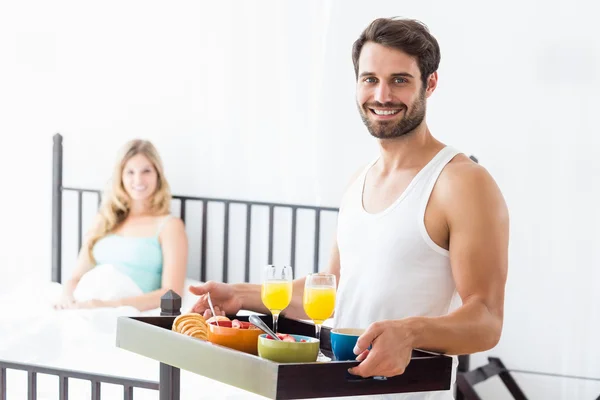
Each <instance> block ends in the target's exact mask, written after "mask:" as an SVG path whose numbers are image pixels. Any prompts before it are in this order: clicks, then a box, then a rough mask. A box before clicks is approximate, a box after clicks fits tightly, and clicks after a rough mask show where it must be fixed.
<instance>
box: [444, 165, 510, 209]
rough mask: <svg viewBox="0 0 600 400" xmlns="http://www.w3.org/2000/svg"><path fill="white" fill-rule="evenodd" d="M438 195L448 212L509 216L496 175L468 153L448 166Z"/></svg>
mask: <svg viewBox="0 0 600 400" xmlns="http://www.w3.org/2000/svg"><path fill="white" fill-rule="evenodd" d="M436 192H437V193H436V197H437V198H438V199H439V200H440V201H442V203H443V204H444V205H446V206H447V208H446V207H445V208H446V209H447V210H452V209H454V210H457V211H458V210H460V209H462V210H471V212H473V213H475V212H477V211H481V212H484V211H485V210H486V209H487V211H492V210H495V211H497V212H500V213H502V214H505V213H506V214H507V209H506V208H507V207H506V203H505V200H504V197H503V195H502V192H501V190H500V188H499V187H498V184H497V183H496V181H495V180H494V178H493V177H492V175H491V174H490V173H489V171H488V170H487V169H486V168H485V167H484V166H482V165H480V164H478V163H476V162H474V161H473V160H471V159H470V158H469V157H467V156H466V155H464V154H458V155H457V156H456V157H454V159H452V161H450V162H449V163H448V165H446V167H445V168H444V170H443V171H442V173H441V174H440V177H439V179H438V182H437V184H436ZM461 214H462V213H461Z"/></svg>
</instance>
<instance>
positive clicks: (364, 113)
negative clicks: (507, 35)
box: [190, 19, 509, 399]
mask: <svg viewBox="0 0 600 400" xmlns="http://www.w3.org/2000/svg"><path fill="white" fill-rule="evenodd" d="M352 59H353V62H354V69H355V73H356V79H357V81H356V99H357V105H358V109H359V112H360V115H361V117H362V119H363V121H364V123H365V125H366V127H367V129H368V131H369V132H370V133H371V135H372V136H373V137H375V138H376V139H377V140H378V142H379V145H380V156H379V157H378V158H377V159H376V160H374V161H373V162H371V163H369V165H367V166H366V167H365V168H362V169H361V170H360V171H358V173H357V174H355V176H354V177H353V178H352V179H351V181H350V184H349V186H348V188H347V190H346V193H345V194H344V198H343V200H342V204H341V207H340V214H339V220H338V232H337V241H336V244H335V246H334V248H333V252H332V256H331V260H330V264H329V268H328V269H329V272H331V273H333V274H335V275H336V276H337V278H338V282H339V285H338V296H337V304H336V310H335V315H334V321H335V322H334V324H335V326H339V327H354V328H360V327H364V328H367V329H366V331H365V333H364V334H363V335H362V336H361V337H360V338H359V340H358V343H357V346H356V348H355V353H356V354H357V355H358V360H361V361H362V362H361V363H360V364H359V365H358V366H356V367H355V368H352V369H351V371H350V372H351V373H353V374H356V375H360V376H364V377H368V376H394V375H398V374H402V373H403V371H404V370H405V368H406V366H407V364H408V363H409V361H410V356H411V351H412V349H415V348H419V349H427V350H431V351H435V352H440V353H445V354H450V355H458V354H468V353H474V352H479V351H484V350H487V349H490V348H492V347H494V346H495V345H496V344H497V343H498V340H499V339H500V334H501V331H502V323H503V308H504V289H505V282H506V275H507V259H508V254H507V253H508V230H509V222H508V219H509V218H508V211H507V207H506V204H505V201H504V199H503V197H502V194H501V193H500V190H499V189H498V187H497V185H496V183H495V182H494V180H493V179H492V177H491V176H490V175H489V174H488V172H487V171H486V170H485V169H484V168H483V167H481V166H480V165H478V164H476V163H474V162H472V161H471V160H470V159H469V158H468V157H466V156H465V155H464V154H461V153H459V152H458V151H456V150H454V149H453V148H451V147H449V146H446V145H444V144H443V143H441V142H440V141H438V140H437V139H435V138H434V137H433V136H432V134H431V132H430V131H429V129H428V127H427V123H426V121H425V114H426V113H425V111H426V103H427V99H428V98H429V97H430V96H431V95H432V94H433V92H434V91H435V89H436V86H437V82H438V73H437V69H438V65H439V62H440V50H439V46H438V43H437V41H436V39H435V38H434V37H433V36H432V35H431V34H430V33H429V31H428V29H427V28H426V27H425V26H424V25H423V24H421V23H420V22H418V21H414V20H405V19H377V20H375V21H373V22H372V23H371V24H370V25H369V26H368V27H367V28H366V29H365V30H364V31H363V32H362V34H361V35H360V37H359V38H358V40H357V41H356V42H355V43H354V46H353V49H352ZM303 286H304V278H299V279H297V280H295V281H294V287H293V299H292V302H291V304H290V306H289V307H288V308H287V309H286V310H285V314H286V315H287V316H288V317H291V318H307V317H306V315H305V313H304V310H303V308H302V293H303ZM190 290H191V291H192V293H195V294H197V295H201V297H200V298H199V300H198V303H197V304H196V306H195V307H194V310H195V311H197V312H202V313H204V312H206V308H207V303H206V299H205V294H206V292H207V291H210V292H211V297H212V300H213V301H214V302H216V303H218V304H219V306H220V308H221V309H222V310H224V311H225V312H227V313H232V314H235V313H236V312H237V311H239V310H240V309H242V308H243V309H246V310H253V311H256V312H262V313H268V311H267V310H266V308H265V307H264V306H263V305H262V303H261V299H260V287H259V286H258V285H251V284H233V285H225V284H222V283H215V282H209V283H206V284H204V285H202V286H199V287H192V288H190ZM455 295H458V296H460V300H462V304H461V305H460V306H453V305H454V304H455V302H453V299H454V297H455ZM206 315H209V314H206ZM370 345H372V348H371V350H370V351H369V350H367V349H368V347H369V346H370ZM454 361H455V365H454V367H456V358H454ZM399 397H400V396H399ZM410 398H411V399H412V398H419V399H446V398H452V391H446V392H430V393H420V394H414V395H413V397H410Z"/></svg>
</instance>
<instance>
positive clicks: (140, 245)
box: [54, 140, 188, 311]
mask: <svg viewBox="0 0 600 400" xmlns="http://www.w3.org/2000/svg"><path fill="white" fill-rule="evenodd" d="M170 203H171V194H170V189H169V184H168V183H167V180H166V178H165V176H164V171H163V166H162V161H161V159H160V157H159V155H158V152H157V151H156V149H155V147H154V146H153V145H152V143H150V142H149V141H145V140H132V141H130V142H128V143H127V144H126V146H125V147H124V148H123V152H122V155H121V157H120V158H119V161H118V162H117V164H116V165H115V168H114V172H113V177H112V187H111V188H110V190H109V191H108V193H106V194H105V195H104V197H103V203H102V206H101V207H100V211H99V213H98V215H97V216H96V218H95V220H94V223H93V225H92V228H91V229H90V231H89V232H88V234H87V235H86V238H85V242H84V245H83V246H82V248H81V251H80V253H79V257H78V260H77V265H76V267H75V271H74V273H73V277H72V278H71V279H70V280H69V281H68V282H66V283H65V284H64V289H63V293H62V296H61V297H60V299H59V301H57V302H56V303H55V305H54V307H55V308H56V309H66V308H97V307H120V306H132V307H135V308H137V309H138V310H140V311H147V310H151V309H155V308H158V307H159V306H160V297H161V296H162V295H163V294H165V292H167V291H168V290H169V289H172V290H174V291H175V292H177V293H178V294H179V295H180V296H182V295H183V286H184V281H185V275H186V265H187V254H188V243H187V236H186V232H185V226H184V224H183V221H182V220H181V219H179V218H176V217H173V216H171V215H170V214H169V212H170ZM105 264H110V265H113V266H114V267H115V268H116V269H117V270H118V271H120V272H122V273H124V274H125V275H127V276H129V277H130V278H131V280H133V281H134V282H135V283H136V284H137V286H139V288H140V289H141V291H142V292H143V294H141V295H137V296H129V297H124V298H120V299H117V300H110V301H106V300H100V299H92V300H88V301H83V302H78V301H76V300H75V298H74V296H73V293H74V292H75V288H76V287H77V284H78V283H79V282H80V280H81V278H82V277H83V276H84V275H85V274H86V273H88V272H89V271H91V270H92V268H94V267H95V266H96V265H105Z"/></svg>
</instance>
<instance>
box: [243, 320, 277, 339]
mask: <svg viewBox="0 0 600 400" xmlns="http://www.w3.org/2000/svg"><path fill="white" fill-rule="evenodd" d="M248 319H249V320H250V322H251V323H252V324H253V325H255V326H256V327H257V328H260V329H261V330H262V331H263V332H265V333H267V334H268V335H270V336H271V337H273V338H275V340H279V341H281V338H279V336H277V335H276V334H274V333H273V331H272V330H271V329H270V328H269V327H268V326H267V324H265V323H264V322H263V320H262V319H260V318H259V317H258V315H251V316H250V317H249V318H248Z"/></svg>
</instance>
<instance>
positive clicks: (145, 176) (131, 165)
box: [121, 154, 158, 201]
mask: <svg viewBox="0 0 600 400" xmlns="http://www.w3.org/2000/svg"><path fill="white" fill-rule="evenodd" d="M121 179H122V181H123V187H124V188H125V191H126V192H127V194H128V195H129V197H130V198H131V200H132V201H146V200H148V199H149V198H151V197H152V195H153V194H154V192H155V191H156V186H157V184H158V173H157V172H156V169H155V168H154V165H153V164H152V163H151V162H150V160H148V158H146V156H144V155H143V154H136V155H135V156H133V157H131V158H130V159H129V160H128V161H127V163H125V167H124V168H123V175H122V177H121Z"/></svg>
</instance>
